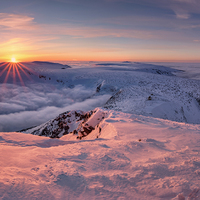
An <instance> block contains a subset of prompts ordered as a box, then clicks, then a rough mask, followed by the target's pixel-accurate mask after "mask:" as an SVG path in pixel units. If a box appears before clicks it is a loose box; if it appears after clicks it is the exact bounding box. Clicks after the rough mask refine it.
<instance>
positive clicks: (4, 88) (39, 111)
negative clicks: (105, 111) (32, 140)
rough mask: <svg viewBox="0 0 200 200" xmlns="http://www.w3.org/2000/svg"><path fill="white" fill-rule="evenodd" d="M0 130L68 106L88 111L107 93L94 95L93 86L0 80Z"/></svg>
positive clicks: (28, 123)
mask: <svg viewBox="0 0 200 200" xmlns="http://www.w3.org/2000/svg"><path fill="white" fill-rule="evenodd" d="M0 94H1V96H0V131H1V132H9V131H19V130H21V129H25V128H29V127H32V126H36V125H40V124H42V123H44V122H46V121H48V120H50V119H52V118H55V117H56V116H57V115H59V114H60V113H63V112H66V111H69V110H84V111H88V110H91V109H94V108H95V107H99V106H102V105H103V104H105V103H106V101H107V100H108V99H109V98H110V95H99V96H95V89H92V88H86V87H85V86H83V85H76V86H74V87H73V88H66V87H61V88H60V87H59V88H56V86H54V85H50V84H39V83H38V84H37V83H34V84H30V85H28V86H23V87H22V86H20V85H14V84H4V85H3V84H0Z"/></svg>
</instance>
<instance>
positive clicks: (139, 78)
mask: <svg viewBox="0 0 200 200" xmlns="http://www.w3.org/2000/svg"><path fill="white" fill-rule="evenodd" d="M23 65H24V66H25V67H24V68H23V70H24V71H25V72H26V73H24V71H21V73H20V74H21V79H20V78H19V77H17V76H16V78H15V80H14V74H15V73H16V72H14V71H13V70H12V69H10V71H9V68H6V65H3V66H2V65H1V67H0V75H1V76H0V92H1V96H0V131H1V132H0V199H2V200H6V199H11V200H12V199H13V200H14V199H20V200H21V199H22V200H23V199H24V200H25V199H55V200H64V199H81V200H82V199H131V200H132V199H136V200H143V199H144V200H161V199H163V200H170V199H172V200H184V199H185V200H199V199H200V79H199V78H198V76H197V75H195V76H193V75H192V74H191V73H188V76H187V70H185V68H186V67H185V65H184V66H183V68H181V67H177V66H175V67H172V66H169V65H164V64H163V65H157V64H145V63H132V62H122V63H118V62H116V63H115V62H114V63H95V62H89V63H82V64H81V63H79V64H77V63H69V65H68V64H67V65H62V64H53V63H49V62H33V63H23ZM78 66H79V67H78ZM80 66H84V67H80ZM197 66H198V64H196V66H195V69H196V72H197V73H196V74H198V73H199V72H198V70H199V68H198V67H197ZM21 67H22V66H21ZM183 70H184V71H183ZM19 71H20V70H19ZM8 72H9V73H10V74H9V73H8ZM193 77H194V78H193ZM19 130H21V132H16V131H19ZM22 132H23V133H22ZM30 133H31V134H30ZM41 136H42V137H41Z"/></svg>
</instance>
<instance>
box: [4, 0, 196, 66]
mask: <svg viewBox="0 0 200 200" xmlns="http://www.w3.org/2000/svg"><path fill="white" fill-rule="evenodd" d="M9 1H12V2H13V5H12V6H10V5H11V4H10V2H8V3H6V2H4V3H3V2H0V30H1V31H0V62H5V61H10V60H11V58H16V60H17V61H20V62H23V61H35V60H39V61H73V60H76V61H124V60H129V61H151V62H156V61H158V62H159V61H160V62H163V61H165V62H176V61H177V62H200V58H199V57H200V56H199V55H200V36H199V35H200V33H199V29H200V26H199V24H200V20H199V18H198V17H197V15H200V11H199V9H196V7H197V6H200V5H199V2H198V1H196V0H194V1H193V3H192V4H190V2H189V1H178V2H177V1H176V3H175V2H174V0H169V2H168V4H165V3H161V2H159V1H157V0H153V1H151V2H149V1H147V0H141V1H137V0H136V3H137V4H134V3H133V2H129V1H127V2H126V1H125V2H120V1H117V0H116V1H106V0H102V1H99V0H98V1H96V2H93V1H91V0H88V4H83V2H82V1H80V0H76V3H74V2H73V1H57V0H52V1H51V3H47V2H46V1H45V2H46V3H45V2H44V1H39V0H36V1H34V3H32V4H28V3H27V4H24V1H22V0H19V1H17V3H16V1H14V0H9ZM15 4H16V5H15ZM80 6H82V7H81V8H80ZM97 7H98V10H95V9H97Z"/></svg>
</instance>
